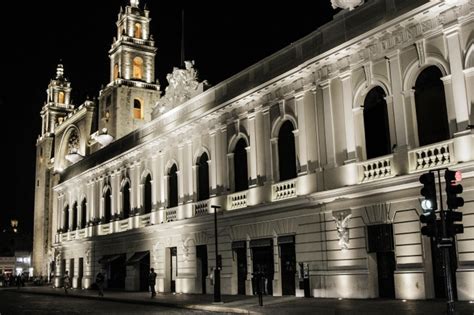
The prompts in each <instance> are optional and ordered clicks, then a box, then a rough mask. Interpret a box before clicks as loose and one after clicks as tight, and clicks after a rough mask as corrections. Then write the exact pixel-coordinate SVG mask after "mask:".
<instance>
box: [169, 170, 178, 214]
mask: <svg viewBox="0 0 474 315" xmlns="http://www.w3.org/2000/svg"><path fill="white" fill-rule="evenodd" d="M168 181H169V185H168V208H173V207H176V206H178V167H177V166H176V164H173V166H171V168H170V171H169V173H168Z"/></svg>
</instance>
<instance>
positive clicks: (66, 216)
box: [63, 205, 69, 232]
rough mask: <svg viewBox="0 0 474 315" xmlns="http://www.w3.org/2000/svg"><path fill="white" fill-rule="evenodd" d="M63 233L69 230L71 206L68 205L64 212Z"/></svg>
mask: <svg viewBox="0 0 474 315" xmlns="http://www.w3.org/2000/svg"><path fill="white" fill-rule="evenodd" d="M63 218H64V221H63V232H67V231H68V230H69V205H66V207H64V210H63Z"/></svg>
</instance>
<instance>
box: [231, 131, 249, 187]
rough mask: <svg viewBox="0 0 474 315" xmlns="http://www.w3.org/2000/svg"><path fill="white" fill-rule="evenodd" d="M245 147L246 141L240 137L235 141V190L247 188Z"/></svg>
mask: <svg viewBox="0 0 474 315" xmlns="http://www.w3.org/2000/svg"><path fill="white" fill-rule="evenodd" d="M246 147H247V143H246V142H245V140H244V139H243V138H242V139H240V140H239V141H238V142H237V144H236V145H235V149H234V178H235V191H236V192H237V191H242V190H247V189H249V179H248V170H247V150H246V149H245V148H246Z"/></svg>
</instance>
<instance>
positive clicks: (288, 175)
mask: <svg viewBox="0 0 474 315" xmlns="http://www.w3.org/2000/svg"><path fill="white" fill-rule="evenodd" d="M294 129H295V128H293V124H292V123H291V122H290V121H289V120H287V121H285V122H284V123H283V125H282V126H281V128H280V131H279V132H278V169H279V171H280V181H285V180H288V179H292V178H295V177H296V151H295V135H294V134H293V130H294Z"/></svg>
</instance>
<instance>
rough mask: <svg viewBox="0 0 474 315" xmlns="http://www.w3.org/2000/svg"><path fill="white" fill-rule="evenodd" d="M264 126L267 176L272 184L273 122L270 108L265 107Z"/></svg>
mask: <svg viewBox="0 0 474 315" xmlns="http://www.w3.org/2000/svg"><path fill="white" fill-rule="evenodd" d="M262 125H263V132H262V134H263V139H262V140H263V148H264V156H265V175H266V182H268V183H271V182H272V181H273V173H272V170H273V159H272V150H271V148H272V147H271V146H272V144H271V143H270V138H271V135H270V133H271V122H270V106H265V107H264V108H262Z"/></svg>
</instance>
